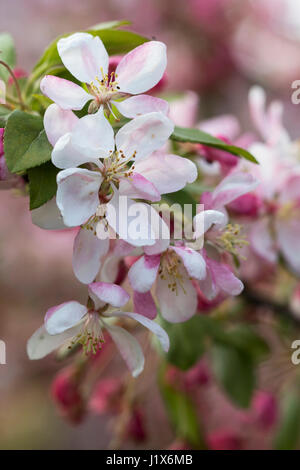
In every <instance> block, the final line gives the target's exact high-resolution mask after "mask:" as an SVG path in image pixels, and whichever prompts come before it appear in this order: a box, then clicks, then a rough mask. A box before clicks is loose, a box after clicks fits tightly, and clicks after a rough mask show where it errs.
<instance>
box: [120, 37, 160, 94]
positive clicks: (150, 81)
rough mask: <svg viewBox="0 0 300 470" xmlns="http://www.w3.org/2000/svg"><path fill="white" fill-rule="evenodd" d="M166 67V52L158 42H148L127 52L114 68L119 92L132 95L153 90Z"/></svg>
mask: <svg viewBox="0 0 300 470" xmlns="http://www.w3.org/2000/svg"><path fill="white" fill-rule="evenodd" d="M166 66H167V50H166V46H165V44H163V43H162V42H159V41H149V42H146V43H145V44H142V45H141V46H139V47H136V48H135V49H133V51H131V52H129V54H127V55H126V56H125V57H123V59H122V60H121V62H120V63H119V65H118V66H117V68H116V75H117V81H118V85H119V87H120V90H121V91H123V92H126V93H131V94H133V95H136V94H139V93H144V92H145V91H147V90H150V89H151V88H153V87H154V86H155V85H156V84H157V83H158V82H159V80H160V79H161V78H162V76H163V74H164V71H165V69H166Z"/></svg>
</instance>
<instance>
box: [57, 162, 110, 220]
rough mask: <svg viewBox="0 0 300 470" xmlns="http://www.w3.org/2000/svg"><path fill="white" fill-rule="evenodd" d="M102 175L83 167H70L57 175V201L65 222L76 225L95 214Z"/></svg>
mask: <svg viewBox="0 0 300 470" xmlns="http://www.w3.org/2000/svg"><path fill="white" fill-rule="evenodd" d="M101 182H102V176H101V175H100V173H97V172H95V171H89V170H85V169H83V168H69V169H67V170H63V171H60V172H59V173H58V175H57V195H56V202H57V205H58V207H59V209H60V211H61V214H62V216H63V219H64V223H65V224H66V225H68V226H69V227H76V226H78V225H81V224H83V223H84V222H86V221H87V220H88V219H89V218H90V217H91V216H92V215H94V214H95V212H96V209H97V207H98V204H99V196H98V191H99V188H100V185H101Z"/></svg>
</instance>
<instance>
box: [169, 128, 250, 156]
mask: <svg viewBox="0 0 300 470" xmlns="http://www.w3.org/2000/svg"><path fill="white" fill-rule="evenodd" d="M171 139H172V140H176V141H178V142H191V143H194V144H203V145H207V146H208V147H214V148H217V149H220V150H224V151H225V152H228V153H232V154H233V155H236V156H238V157H244V158H245V159H246V160H249V161H250V162H253V163H258V162H257V160H256V158H255V157H254V156H253V155H251V153H250V152H248V151H247V150H245V149H242V148H240V147H236V146H235V145H227V144H225V142H223V141H222V140H220V139H217V138H216V137H213V136H212V135H210V134H207V133H206V132H203V131H200V130H199V129H190V128H186V127H177V126H176V127H175V130H174V132H173V134H172V135H171Z"/></svg>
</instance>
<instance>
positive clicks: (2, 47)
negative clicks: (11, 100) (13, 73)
mask: <svg viewBox="0 0 300 470" xmlns="http://www.w3.org/2000/svg"><path fill="white" fill-rule="evenodd" d="M0 51H1V53H0V60H2V61H3V62H6V63H7V64H8V65H9V66H10V67H12V68H14V67H15V65H16V50H15V45H14V41H13V38H12V37H11V35H10V34H8V33H1V34H0ZM8 76H9V73H8V71H7V70H6V69H5V67H3V65H0V78H1V79H2V80H5V81H6V80H7V79H8Z"/></svg>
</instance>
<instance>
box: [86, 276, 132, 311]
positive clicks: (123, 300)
mask: <svg viewBox="0 0 300 470" xmlns="http://www.w3.org/2000/svg"><path fill="white" fill-rule="evenodd" d="M89 294H92V295H93V299H94V298H95V297H96V299H97V301H100V302H104V304H110V305H111V306H112V307H124V305H126V304H127V302H128V301H129V299H130V295H129V294H128V293H127V292H126V290H124V289H123V288H122V287H120V286H118V285H117V284H110V283H107V282H94V283H92V284H89Z"/></svg>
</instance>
